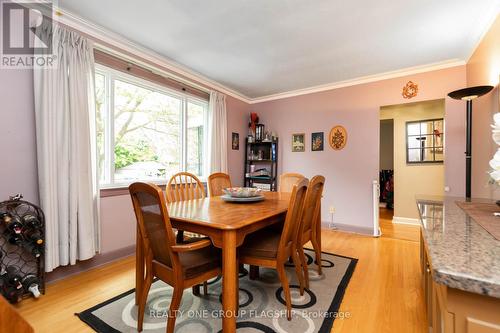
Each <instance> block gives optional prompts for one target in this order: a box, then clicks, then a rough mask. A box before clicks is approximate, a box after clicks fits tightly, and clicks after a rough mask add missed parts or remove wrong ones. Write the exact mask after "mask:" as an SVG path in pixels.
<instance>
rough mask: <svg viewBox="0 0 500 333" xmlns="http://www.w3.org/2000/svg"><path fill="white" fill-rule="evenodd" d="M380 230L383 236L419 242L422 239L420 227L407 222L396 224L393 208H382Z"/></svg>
mask: <svg viewBox="0 0 500 333" xmlns="http://www.w3.org/2000/svg"><path fill="white" fill-rule="evenodd" d="M379 214H380V219H379V221H380V230H381V231H382V237H383V238H394V239H402V240H410V241H414V242H418V241H419V239H420V235H419V228H418V227H415V226H413V225H407V224H394V223H392V217H393V215H394V211H393V210H392V209H387V208H380V211H379Z"/></svg>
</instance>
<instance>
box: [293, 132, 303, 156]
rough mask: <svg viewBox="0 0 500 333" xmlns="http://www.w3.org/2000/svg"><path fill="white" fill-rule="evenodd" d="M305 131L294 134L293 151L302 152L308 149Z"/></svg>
mask: <svg viewBox="0 0 500 333" xmlns="http://www.w3.org/2000/svg"><path fill="white" fill-rule="evenodd" d="M305 136H306V135H305V133H295V134H292V152H294V153H300V152H304V151H306V141H305Z"/></svg>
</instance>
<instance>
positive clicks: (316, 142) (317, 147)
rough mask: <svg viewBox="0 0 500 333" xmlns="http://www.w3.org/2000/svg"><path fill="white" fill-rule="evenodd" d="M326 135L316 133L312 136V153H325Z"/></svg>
mask: <svg viewBox="0 0 500 333" xmlns="http://www.w3.org/2000/svg"><path fill="white" fill-rule="evenodd" d="M324 141H325V139H324V133H323V132H315V133H312V134H311V150H312V151H323V149H324Z"/></svg>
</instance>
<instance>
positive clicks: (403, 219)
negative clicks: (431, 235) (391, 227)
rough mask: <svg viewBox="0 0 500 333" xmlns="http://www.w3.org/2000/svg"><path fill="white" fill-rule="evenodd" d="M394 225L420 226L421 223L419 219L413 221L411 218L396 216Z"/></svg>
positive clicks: (393, 219) (393, 221) (393, 220)
mask: <svg viewBox="0 0 500 333" xmlns="http://www.w3.org/2000/svg"><path fill="white" fill-rule="evenodd" d="M392 223H396V224H411V225H420V222H419V220H418V219H413V218H409V217H399V216H394V217H393V218H392Z"/></svg>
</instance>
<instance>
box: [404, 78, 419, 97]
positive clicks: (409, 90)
mask: <svg viewBox="0 0 500 333" xmlns="http://www.w3.org/2000/svg"><path fill="white" fill-rule="evenodd" d="M417 94H418V84H416V83H413V82H412V81H408V83H407V84H406V86H404V87H403V93H402V95H403V98H406V99H410V98H413V97H415V96H417Z"/></svg>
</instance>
